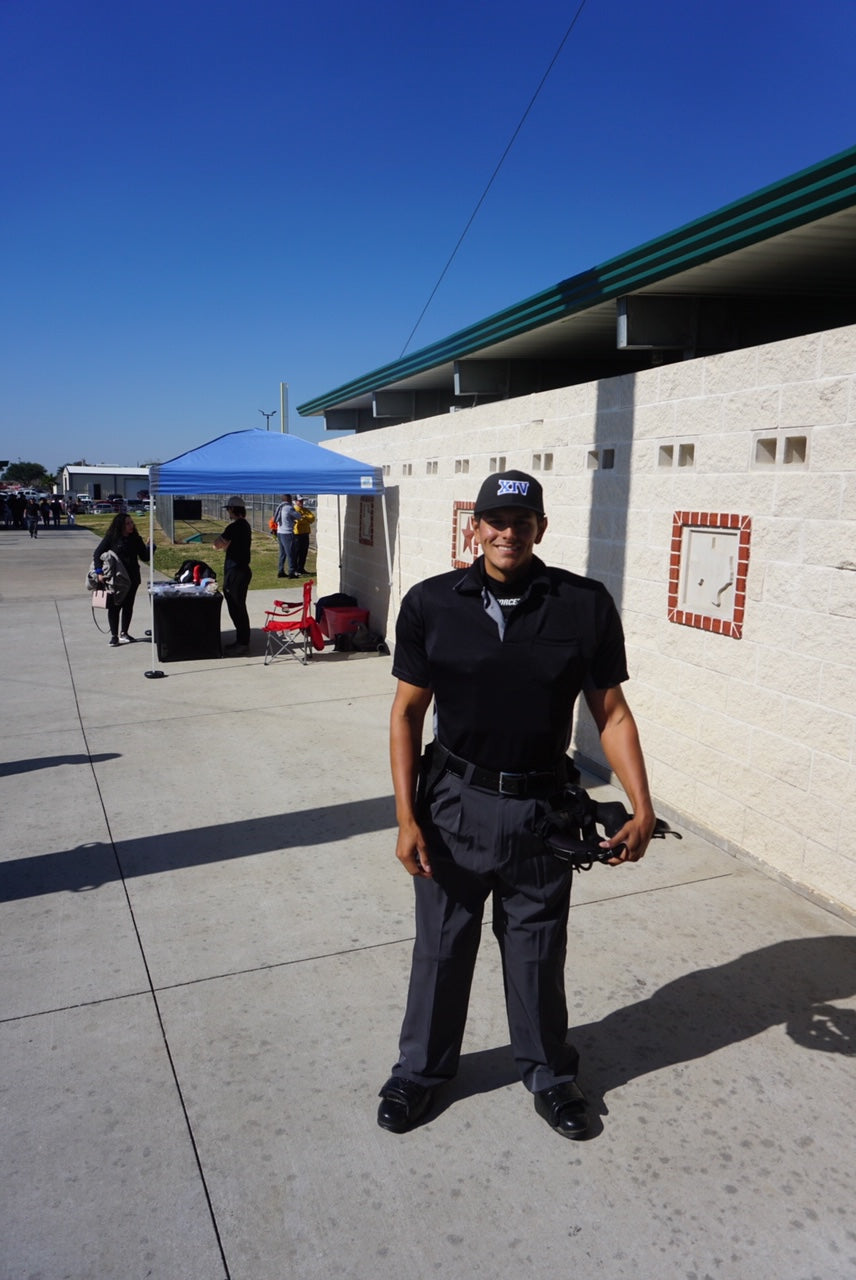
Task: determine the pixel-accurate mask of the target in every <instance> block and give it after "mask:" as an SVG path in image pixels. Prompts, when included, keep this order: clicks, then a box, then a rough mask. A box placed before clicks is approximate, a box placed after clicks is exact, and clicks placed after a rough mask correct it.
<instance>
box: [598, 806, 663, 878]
mask: <svg viewBox="0 0 856 1280" xmlns="http://www.w3.org/2000/svg"><path fill="white" fill-rule="evenodd" d="M655 822H656V818H655V816H654V811H653V810H651V811H650V812H645V813H634V814H633V816H632V818H631V819H630V821H629V822H626V823H625V824H624V826H623V827H622V828H621V830H620V831H617V832H616V833H615V835H614V836H610V838H609V839H608V840H601V842H600V847H601V848H602V849H614V850H615V857H614V858H609V859H608V863H609V866H611V867H619V866H621V864H622V863H623V862H638V861H639V859H640V858H644V857H645V850H646V849H647V848H648V845H649V843H650V841H651V837H652V835H653V834H654V823H655Z"/></svg>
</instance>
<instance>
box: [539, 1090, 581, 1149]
mask: <svg viewBox="0 0 856 1280" xmlns="http://www.w3.org/2000/svg"><path fill="white" fill-rule="evenodd" d="M534 1098H535V1110H536V1111H537V1112H538V1115H539V1116H541V1117H542V1119H544V1120H546V1121H547V1124H548V1125H549V1126H550V1128H551V1129H555V1130H556V1133H560V1134H561V1135H562V1137H563V1138H584V1137H585V1136H586V1133H587V1132H588V1116H587V1114H586V1107H587V1106H588V1103H587V1101H586V1096H585V1094H584V1093H583V1091H582V1089H580V1088H579V1086H578V1085H576V1084H574V1082H573V1080H567V1081H565V1082H564V1083H563V1084H554V1085H552V1086H551V1087H550V1088H549V1089H540V1090H539V1091H538V1092H537V1093H536V1094H535V1095H534Z"/></svg>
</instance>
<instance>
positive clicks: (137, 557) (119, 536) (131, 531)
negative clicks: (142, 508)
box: [92, 511, 154, 648]
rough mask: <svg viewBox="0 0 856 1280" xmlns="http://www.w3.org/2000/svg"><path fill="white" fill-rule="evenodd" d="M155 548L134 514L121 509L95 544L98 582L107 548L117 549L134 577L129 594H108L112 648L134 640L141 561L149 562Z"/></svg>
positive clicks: (100, 578) (120, 557)
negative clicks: (141, 532) (144, 536)
mask: <svg viewBox="0 0 856 1280" xmlns="http://www.w3.org/2000/svg"><path fill="white" fill-rule="evenodd" d="M153 549H154V548H150V547H149V546H148V544H147V543H145V542H143V540H142V538H141V537H140V535H139V533H138V532H137V526H136V525H135V524H134V521H133V519H132V518H131V516H129V515H127V514H126V513H125V512H122V511H119V512H117V514H116V515H115V516H114V517H113V519H112V520H111V521H110V525H109V527H108V529H107V532H106V533H105V535H104V537H103V538H102V539H101V541H100V542H99V543H98V546H97V547H96V548H95V553H94V555H93V557H92V563H93V565H94V567H95V575H96V577H97V578H98V580H99V582H101V581H103V578H104V564H103V559H102V557H103V556H104V555H105V554H106V552H108V551H114V552H115V553H116V555H117V556H118V557H119V559H120V560H121V562H122V564H123V565H124V567H125V570H126V572H127V574H128V577H129V578H130V580H131V586H130V589H129V591H128V593H127V595H125V596H122V597H121V598H119V597H114V596H112V595H110V596H108V597H107V599H108V604H107V622H108V624H109V627H110V640H109V642H108V643H109V644H110V645H111V647H113V648H115V647H116V645H118V644H133V643H134V636H132V635H130V634H129V627H130V625H131V617H132V615H133V612H134V597H135V596H136V594H137V588H138V587H139V585H140V561H141V560H144V561H145V562H146V564H148V562H149V557H150V555H151V551H152V550H153ZM120 625H121V630H120Z"/></svg>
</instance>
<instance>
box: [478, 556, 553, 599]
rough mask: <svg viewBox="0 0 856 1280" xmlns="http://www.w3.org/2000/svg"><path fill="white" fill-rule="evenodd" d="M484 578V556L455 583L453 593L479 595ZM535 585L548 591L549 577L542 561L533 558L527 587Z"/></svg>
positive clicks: (483, 584) (483, 585)
mask: <svg viewBox="0 0 856 1280" xmlns="http://www.w3.org/2000/svg"><path fill="white" fill-rule="evenodd" d="M485 576H486V575H485V571H484V556H479V558H478V560H475V561H473V563H472V564H471V565H470V567H469V569H467V570H466V572H465V573H464V574H463V576H462V577H460V578H459V579H458V581H457V582H456V583H455V591H459V592H460V593H461V594H462V595H481V594H482V592H483V591H484V589H485ZM497 585H499V584H497ZM536 585H537V586H540V587H543V589H544V590H545V591H547V590H549V587H550V576H549V573H548V572H547V566H546V565H545V563H544V561H543V560H539V559H538V557H537V556H533V557H532V575H531V577H530V578H529V586H530V588H531V587H534V586H536Z"/></svg>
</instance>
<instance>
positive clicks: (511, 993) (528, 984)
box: [393, 774, 577, 1092]
mask: <svg viewBox="0 0 856 1280" xmlns="http://www.w3.org/2000/svg"><path fill="white" fill-rule="evenodd" d="M549 807H550V805H549V803H548V802H547V801H545V800H538V799H527V798H520V799H518V798H516V797H511V796H499V795H494V794H492V793H489V792H485V791H480V790H478V789H477V788H475V787H468V786H465V785H464V783H463V782H462V781H461V780H460V779H459V778H456V777H454V776H453V775H451V774H445V775H444V776H443V777H442V778H440V780H439V781H438V782H437V783H436V784H435V786H434V788H433V790H432V794H431V797H430V804H429V809H430V814H423V815H422V830H423V832H424V834H425V838H426V840H427V842H428V847H429V850H430V854H431V867H432V870H433V873H434V874H433V879H425V878H423V877H421V876H417V877H416V878H415V879H414V882H413V884H414V891H415V895H416V940H415V942H414V946H413V960H412V967H411V972H410V987H409V991H408V997H407V1008H406V1011H405V1015H404V1022H403V1025H402V1028H401V1038H400V1041H399V1053H400V1056H399V1061H398V1063H397V1065H396V1066H395V1067H394V1068H393V1074H394V1075H396V1074H397V1075H403V1076H406V1077H407V1078H408V1079H411V1080H415V1081H417V1082H418V1083H419V1084H423V1085H429V1086H432V1085H436V1084H440V1083H441V1082H442V1081H444V1080H448V1079H450V1078H451V1077H452V1076H453V1075H454V1074H455V1072H456V1070H457V1067H458V1059H459V1057H460V1052H461V1041H462V1039H463V1035H464V1027H465V1024H466V1018H467V1006H468V1004H469V996H470V987H471V984H472V977H473V970H474V968H475V962H476V956H477V954H478V948H479V942H480V940H481V927H482V917H483V914H484V904H485V902H486V900H487V897H488V895H489V894H491V893H492V894H493V932H494V934H495V935H496V939H497V942H498V943H499V949H500V955H501V957H502V971H503V980H504V984H505V1001H506V1010H507V1014H508V1029H509V1032H510V1036H511V1046H512V1050H513V1053H514V1059H515V1062H516V1064H517V1069H518V1071H519V1072H520V1077H521V1079H522V1080H523V1083H524V1084H525V1085H526V1087H527V1088H528V1089H530V1090H531V1091H532V1092H536V1091H538V1090H540V1089H548V1088H550V1087H551V1086H552V1085H554V1084H558V1083H560V1082H561V1081H565V1080H573V1079H574V1078H575V1076H576V1071H577V1053H576V1050H575V1049H574V1048H573V1046H571V1045H569V1044H566V1036H567V1031H568V1012H567V1004H566V1001H565V974H564V969H565V956H566V951H567V924H568V909H569V906H570V893H571V872H570V871H569V870H568V869H567V868H566V867H565V866H563V865H562V863H561V862H560V861H559V860H558V859H557V858H555V857H554V856H553V855H552V854H550V853H548V852H546V850H545V849H544V846H543V844H542V842H541V841H540V840H539V839H538V837H537V836H535V835H534V834H533V831H534V827H535V825H536V823H537V821H538V819H539V818H540V816H541V815H542V814H543V813H544V812H545V811H546V809H548V808H549Z"/></svg>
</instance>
